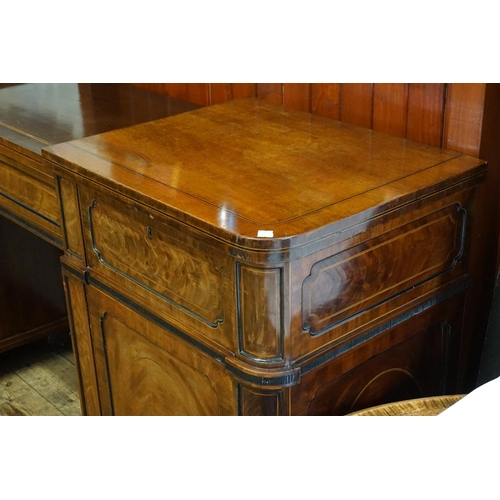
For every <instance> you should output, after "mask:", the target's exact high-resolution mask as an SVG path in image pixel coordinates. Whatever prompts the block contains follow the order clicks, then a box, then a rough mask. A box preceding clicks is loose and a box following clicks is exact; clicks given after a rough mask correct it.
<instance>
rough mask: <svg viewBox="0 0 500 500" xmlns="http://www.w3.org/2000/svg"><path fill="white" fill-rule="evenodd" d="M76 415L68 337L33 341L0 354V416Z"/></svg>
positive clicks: (74, 372)
mask: <svg viewBox="0 0 500 500" xmlns="http://www.w3.org/2000/svg"><path fill="white" fill-rule="evenodd" d="M20 415H31V416H64V415H67V416H78V415H81V410H80V403H79V399H78V385H77V379H76V369H75V364H74V361H73V354H72V351H71V344H70V343H69V340H66V339H64V338H62V341H61V338H59V339H55V340H54V339H50V341H49V340H42V341H37V342H33V343H31V344H29V345H27V346H23V347H19V348H17V349H13V350H12V351H9V352H6V353H3V354H1V355H0V416H20Z"/></svg>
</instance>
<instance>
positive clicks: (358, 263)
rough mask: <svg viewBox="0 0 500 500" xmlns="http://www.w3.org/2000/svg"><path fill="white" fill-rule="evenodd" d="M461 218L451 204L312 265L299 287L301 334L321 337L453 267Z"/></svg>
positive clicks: (459, 242) (461, 230)
mask: <svg viewBox="0 0 500 500" xmlns="http://www.w3.org/2000/svg"><path fill="white" fill-rule="evenodd" d="M465 219H466V215H465V211H464V210H462V208H461V207H460V205H459V204H453V205H451V206H448V207H445V208H443V209H441V210H438V211H436V212H434V213H431V214H429V215H427V216H425V217H422V218H420V219H418V220H415V221H413V222H411V223H408V224H405V225H404V226H402V227H399V228H397V229H394V230H392V231H390V232H388V233H385V234H383V235H381V236H379V237H377V238H374V239H372V240H370V241H366V242H364V243H362V244H360V245H357V246H355V247H352V248H350V249H348V250H346V251H344V252H341V253H339V254H337V255H333V256H331V257H328V258H327V259H324V260H322V261H320V262H318V263H316V264H315V265H314V266H313V267H312V269H311V274H310V275H309V276H308V277H307V278H306V280H305V281H304V283H303V286H302V292H303V328H304V330H305V331H308V332H309V333H310V334H311V335H318V334H321V333H322V332H323V331H325V330H328V329H330V328H333V327H335V326H336V325H338V324H340V323H342V322H344V321H347V320H348V319H349V318H351V317H353V316H355V315H357V314H359V313H361V312H363V311H366V310H368V309H370V308H372V307H374V306H376V305H377V304H379V303H381V302H384V301H385V300H388V299H389V298H391V297H394V296H396V295H397V294H399V293H402V292H404V291H405V290H408V289H410V288H412V287H414V286H416V285H418V284H419V283H422V282H424V281H426V280H429V279H430V278H432V277H433V276H437V275H439V274H442V273H444V272H445V271H447V270H449V269H451V268H452V267H453V266H454V265H455V263H456V261H457V259H458V258H459V257H460V255H461V254H462V251H463V243H464V229H465Z"/></svg>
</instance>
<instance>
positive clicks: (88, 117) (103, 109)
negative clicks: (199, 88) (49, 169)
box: [0, 83, 198, 157]
mask: <svg viewBox="0 0 500 500" xmlns="http://www.w3.org/2000/svg"><path fill="white" fill-rule="evenodd" d="M197 107H198V106H196V105H194V104H191V103H187V102H184V101H180V100H178V99H172V98H170V97H167V96H164V95H159V94H155V93H153V92H149V91H147V90H143V89H139V88H136V87H134V86H132V85H131V84H120V83H28V84H0V144H4V145H7V146H9V147H12V148H15V149H17V150H18V151H19V152H21V153H24V154H28V155H29V156H33V154H34V156H35V157H36V156H38V157H39V155H40V154H41V149H42V148H43V147H45V146H48V145H49V144H57V143H59V142H65V141H71V140H74V139H81V138H83V137H87V136H89V135H94V134H100V133H103V132H108V131H110V130H114V129H118V128H123V127H128V126H131V125H136V124H138V123H143V122H145V121H150V120H156V119H158V118H163V117H166V116H171V115H175V114H177V113H181V112H184V111H190V110H193V109H196V108H197Z"/></svg>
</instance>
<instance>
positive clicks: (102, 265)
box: [82, 189, 233, 347]
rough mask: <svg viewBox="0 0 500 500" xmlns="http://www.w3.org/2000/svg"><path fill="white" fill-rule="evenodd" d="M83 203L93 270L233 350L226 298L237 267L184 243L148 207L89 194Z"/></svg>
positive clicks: (159, 311) (85, 193) (158, 311)
mask: <svg viewBox="0 0 500 500" xmlns="http://www.w3.org/2000/svg"><path fill="white" fill-rule="evenodd" d="M82 201H83V203H82V211H85V210H86V212H87V216H86V217H84V219H85V220H86V222H88V224H87V223H86V224H85V226H86V227H85V228H84V233H85V239H86V242H87V244H86V251H87V259H88V260H87V261H88V265H89V267H90V268H91V269H94V270H96V271H97V272H98V274H100V275H103V276H105V277H107V278H109V279H110V280H112V282H114V283H116V284H118V285H120V286H121V287H123V288H126V289H127V290H129V291H130V292H131V293H132V295H133V296H134V297H142V298H143V299H144V300H145V301H146V302H147V304H148V305H149V306H150V307H153V309H154V310H155V313H156V314H158V315H159V316H162V317H166V318H167V320H174V321H175V322H176V323H177V322H179V323H177V324H179V325H180V326H188V327H190V328H192V329H195V330H196V331H197V332H199V333H201V334H204V336H208V337H210V338H213V339H215V340H216V341H217V342H220V343H221V344H223V345H224V344H226V345H227V346H231V347H233V345H232V341H231V340H230V335H224V331H225V330H226V329H227V328H230V326H231V320H228V319H227V317H226V314H225V312H224V308H223V295H224V289H225V288H228V287H229V283H230V282H231V280H232V279H233V278H232V277H231V276H228V273H229V272H230V269H232V268H231V267H230V266H228V265H224V262H223V261H221V260H219V259H223V256H220V255H215V256H214V255H209V254H208V253H205V252H204V251H202V250H201V249H200V248H199V247H200V245H199V244H198V248H195V246H194V245H193V246H191V245H188V244H186V243H185V242H182V241H180V239H182V236H184V237H186V235H179V234H178V232H177V231H176V230H174V229H172V228H169V227H168V226H166V225H165V224H164V223H163V222H162V221H161V220H158V218H157V215H156V214H155V215H152V214H151V213H150V212H148V213H144V212H142V210H143V209H142V208H138V207H135V206H134V205H124V204H121V203H119V202H116V201H115V200H110V199H109V198H107V197H103V196H101V195H94V194H93V193H92V192H90V191H87V190H85V189H82ZM85 205H86V206H87V208H86V209H85V208H83V206H85ZM178 237H179V238H178ZM187 238H188V239H189V237H187ZM195 244H196V243H195Z"/></svg>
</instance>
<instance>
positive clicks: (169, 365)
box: [88, 287, 236, 415]
mask: <svg viewBox="0 0 500 500" xmlns="http://www.w3.org/2000/svg"><path fill="white" fill-rule="evenodd" d="M88 297H89V308H90V315H91V324H92V331H93V343H94V351H95V358H96V368H97V372H98V379H99V391H100V399H101V405H102V409H103V413H104V414H111V415H221V414H236V398H235V397H234V395H235V394H236V389H235V387H234V386H233V382H232V381H231V378H230V377H229V375H228V374H227V373H226V372H225V370H224V366H223V365H222V364H221V363H219V362H217V361H216V360H215V359H213V358H211V357H210V356H209V355H206V354H204V353H202V352H200V351H199V350H197V349H196V347H194V346H192V345H190V344H189V343H188V342H186V341H184V340H181V339H180V338H177V337H176V336H175V335H174V334H173V333H171V332H169V331H167V330H165V329H163V328H160V327H159V326H158V325H155V324H154V323H153V322H151V321H148V320H146V319H144V318H141V317H140V316H139V315H138V314H137V313H135V312H134V311H132V310H130V309H129V308H127V307H125V306H124V305H123V304H120V303H119V302H118V301H116V300H114V299H112V298H111V297H108V296H107V295H104V294H103V293H101V292H100V291H98V290H97V289H95V288H93V287H88Z"/></svg>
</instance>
